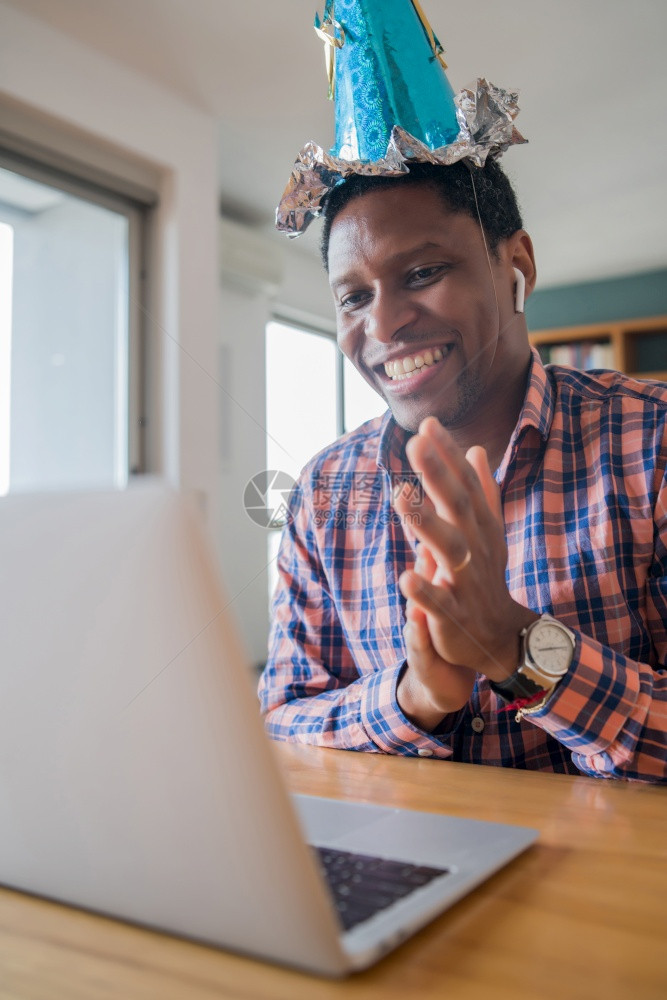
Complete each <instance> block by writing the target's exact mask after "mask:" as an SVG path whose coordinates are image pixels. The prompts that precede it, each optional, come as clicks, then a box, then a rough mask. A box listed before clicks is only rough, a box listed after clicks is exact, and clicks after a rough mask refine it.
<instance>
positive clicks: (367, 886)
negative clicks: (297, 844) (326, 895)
mask: <svg viewBox="0 0 667 1000" xmlns="http://www.w3.org/2000/svg"><path fill="white" fill-rule="evenodd" d="M314 850H315V852H316V854H317V856H318V858H319V861H320V865H321V866H322V869H323V871H324V874H325V877H326V880H327V882H328V883H329V888H330V890H331V892H332V895H333V899H334V903H335V906H336V909H337V910H338V916H339V917H340V920H341V923H342V925H343V927H344V928H345V930H346V931H349V930H350V929H351V928H352V927H355V926H356V925H357V924H360V923H362V921H364V920H368V919H369V917H372V916H373V915H374V914H375V913H378V912H379V911H380V910H384V909H386V908H387V907H388V906H391V904H392V903H395V902H397V900H399V899H403V897H404V896H408V895H409V894H410V893H411V892H413V891H414V890H415V889H419V888H421V886H424V885H428V883H429V882H432V881H433V879H435V878H438V876H440V875H446V874H447V873H448V869H447V868H427V867H425V866H424V865H413V864H408V863H405V862H403V861H388V860H387V859H386V858H377V857H371V856H370V855H368V854H353V853H351V852H350V851H338V850H335V849H334V848H331V847H316V848H314Z"/></svg>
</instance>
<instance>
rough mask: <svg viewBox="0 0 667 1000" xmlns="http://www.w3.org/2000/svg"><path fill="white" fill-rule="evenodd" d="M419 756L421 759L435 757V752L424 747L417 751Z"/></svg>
mask: <svg viewBox="0 0 667 1000" xmlns="http://www.w3.org/2000/svg"><path fill="white" fill-rule="evenodd" d="M417 754H418V755H419V756H420V757H432V756H433V751H432V750H429V749H428V747H422V748H421V750H418V751H417Z"/></svg>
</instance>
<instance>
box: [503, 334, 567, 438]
mask: <svg viewBox="0 0 667 1000" xmlns="http://www.w3.org/2000/svg"><path fill="white" fill-rule="evenodd" d="M531 353H532V355H533V357H532V360H531V362H530V371H529V372H528V388H527V389H526V395H525V396H524V400H523V406H522V407H521V413H520V414H519V419H518V421H517V425H516V427H515V429H514V434H513V435H512V438H513V439H515V438H516V437H517V436H518V435H519V434H520V433H521V431H522V430H524V428H526V427H534V428H535V429H536V430H537V431H538V432H539V434H540V437H541V438H542V439H543V440H544V441H546V440H547V438H548V437H549V432H550V430H551V423H552V421H553V418H554V410H555V408H556V393H555V390H554V387H553V386H552V384H551V381H550V379H549V377H548V375H547V372H546V369H545V367H544V365H543V364H542V359H541V358H540V355H539V354H538V352H537V350H536V348H534V347H533V348H531Z"/></svg>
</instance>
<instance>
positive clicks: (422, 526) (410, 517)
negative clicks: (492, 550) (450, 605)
mask: <svg viewBox="0 0 667 1000" xmlns="http://www.w3.org/2000/svg"><path fill="white" fill-rule="evenodd" d="M409 494H410V489H409V488H406V489H405V490H404V491H403V492H400V493H399V494H398V496H397V497H396V499H395V501H394V508H395V510H396V511H397V513H399V514H400V515H401V516H403V517H404V519H405V521H407V522H408V523H409V525H410V530H411V533H412V534H413V535H414V536H416V537H417V538H418V539H419V541H420V542H421V543H422V544H421V545H420V551H421V552H422V553H423V554H422V559H423V560H428V562H425V563H424V566H425V568H424V569H419V568H418V566H415V572H416V573H419V574H421V575H422V576H424V577H425V578H426V579H429V580H432V581H433V580H435V582H440V583H441V582H443V581H446V582H448V583H453V582H454V578H455V576H456V573H457V567H458V568H462V567H463V566H464V564H466V561H467V560H468V559H469V552H470V548H469V545H468V542H467V540H466V537H465V535H464V534H463V533H462V531H461V530H460V529H459V528H458V527H456V526H455V525H453V524H451V523H450V522H449V521H445V520H443V519H442V518H441V517H440V516H439V515H438V514H437V513H436V511H435V509H434V508H433V505H432V504H424V505H423V506H420V507H419V508H417V509H415V508H414V507H413V506H411V504H410V502H409V499H408V497H409ZM404 523H405V522H404Z"/></svg>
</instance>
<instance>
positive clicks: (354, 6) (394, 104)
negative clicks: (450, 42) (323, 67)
mask: <svg viewBox="0 0 667 1000" xmlns="http://www.w3.org/2000/svg"><path fill="white" fill-rule="evenodd" d="M315 30H316V32H317V34H318V35H319V37H320V39H321V40H322V41H323V42H324V46H325V55H326V64H327V74H328V78H329V96H330V97H332V98H333V100H334V101H335V125H336V127H335V141H334V145H333V147H332V148H331V149H330V150H329V151H328V152H325V150H323V149H322V147H321V146H318V145H317V144H316V143H314V142H309V143H307V144H306V145H305V146H304V147H303V149H302V150H301V152H300V153H299V156H298V159H297V160H296V162H295V164H294V167H293V169H292V174H291V177H290V180H289V182H288V184H287V187H286V188H285V191H284V193H283V196H282V199H281V201H280V204H279V206H278V209H277V212H276V226H277V228H278V229H279V230H281V231H282V232H286V233H287V234H288V235H289V236H298V235H299V234H300V233H302V232H303V231H304V230H305V229H306V228H307V226H308V225H309V224H310V222H311V221H312V220H313V219H314V218H316V217H317V216H318V215H320V214H321V212H322V210H323V207H324V204H325V202H326V198H327V196H328V194H329V193H330V191H331V190H332V189H333V188H334V187H335V186H336V185H337V184H340V183H341V182H342V181H344V180H345V178H346V177H349V176H350V175H351V174H366V175H371V176H372V175H376V176H377V175H380V176H391V175H399V174H405V173H408V172H409V161H410V160H414V161H418V162H428V163H440V164H443V165H448V164H451V163H454V162H456V161H457V160H460V159H463V158H464V157H467V158H469V160H470V161H471V162H472V163H474V164H475V165H476V166H483V165H484V163H485V161H486V158H487V156H489V155H491V156H499V155H500V154H501V153H502V152H503V151H504V150H505V149H506V148H507V147H508V146H509V145H511V144H512V143H516V142H524V141H525V140H524V139H523V138H522V136H521V135H520V134H519V133H518V132H517V130H516V129H515V128H514V125H513V121H514V119H515V118H516V115H517V114H518V106H517V97H518V95H517V94H516V93H511V92H507V91H504V90H501V89H500V88H498V87H494V86H493V84H490V83H487V81H486V80H483V79H479V80H477V82H476V84H475V85H474V86H473V87H470V88H467V89H465V90H463V91H461V92H460V93H459V94H458V95H456V96H455V95H454V92H453V90H452V88H451V86H450V83H449V80H448V79H447V75H446V73H445V69H446V64H445V62H444V59H443V57H442V56H443V49H442V46H441V45H440V42H439V41H438V39H437V37H436V36H435V34H434V33H433V30H432V29H431V26H430V25H429V23H428V21H427V19H426V16H425V14H424V12H423V10H422V8H421V6H420V4H419V2H418V0H327V2H326V6H325V9H324V14H323V17H322V18H321V19H320V17H319V16H316V18H315Z"/></svg>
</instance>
